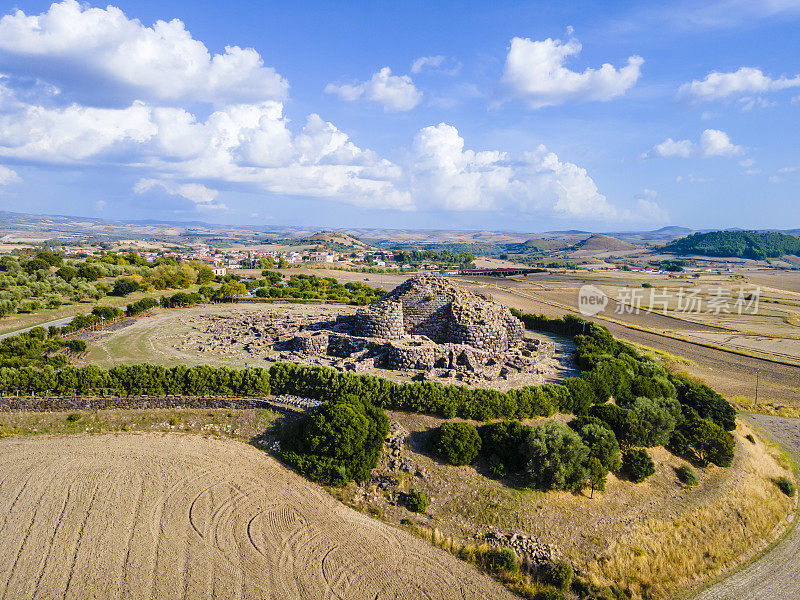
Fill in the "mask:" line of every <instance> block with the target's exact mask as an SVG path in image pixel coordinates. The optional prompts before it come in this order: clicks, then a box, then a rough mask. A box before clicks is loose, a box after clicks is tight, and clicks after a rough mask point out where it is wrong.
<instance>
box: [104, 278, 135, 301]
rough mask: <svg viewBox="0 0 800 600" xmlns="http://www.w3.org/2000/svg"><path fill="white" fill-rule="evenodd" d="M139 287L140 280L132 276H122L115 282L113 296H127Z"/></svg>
mask: <svg viewBox="0 0 800 600" xmlns="http://www.w3.org/2000/svg"><path fill="white" fill-rule="evenodd" d="M138 289H139V282H138V281H136V280H135V279H131V278H130V277H120V278H119V279H117V280H116V281H115V282H114V287H113V289H112V290H111V295H112V296H127V295H128V294H131V293H133V292H135V291H136V290H138Z"/></svg>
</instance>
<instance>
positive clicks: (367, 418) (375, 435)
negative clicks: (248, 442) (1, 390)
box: [281, 396, 389, 485]
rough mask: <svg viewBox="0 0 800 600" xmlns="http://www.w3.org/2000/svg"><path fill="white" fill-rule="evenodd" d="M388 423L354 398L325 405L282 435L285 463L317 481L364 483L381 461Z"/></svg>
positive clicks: (364, 403)
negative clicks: (379, 460)
mask: <svg viewBox="0 0 800 600" xmlns="http://www.w3.org/2000/svg"><path fill="white" fill-rule="evenodd" d="M388 431H389V420H388V419H387V418H386V415H385V414H384V413H383V411H382V410H381V409H380V408H378V407H376V406H373V405H372V404H368V403H366V402H363V401H362V400H361V399H359V398H358V397H356V396H346V397H344V398H341V399H338V400H333V401H329V402H326V403H324V404H322V405H321V406H319V407H318V408H316V409H314V410H312V411H310V412H309V413H307V414H306V415H305V416H304V418H303V419H302V420H300V422H299V423H298V424H297V425H296V426H295V427H287V428H286V431H284V432H283V436H282V442H281V447H282V448H283V456H284V458H285V459H286V461H287V462H289V463H290V464H292V465H294V466H295V467H297V468H298V469H299V470H300V471H302V472H303V473H304V474H306V475H307V476H309V477H311V478H312V479H314V480H316V481H320V482H323V483H330V484H333V485H341V484H344V483H346V482H347V481H352V480H356V481H364V480H366V479H367V478H368V477H369V473H370V471H372V469H374V468H375V466H376V465H377V464H378V459H379V458H380V453H381V449H382V447H383V440H384V439H385V438H386V434H387V432H388Z"/></svg>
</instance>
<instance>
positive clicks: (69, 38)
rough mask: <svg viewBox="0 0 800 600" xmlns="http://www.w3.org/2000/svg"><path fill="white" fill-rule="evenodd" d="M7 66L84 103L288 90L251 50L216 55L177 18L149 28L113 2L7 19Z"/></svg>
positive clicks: (275, 95) (1, 55)
mask: <svg viewBox="0 0 800 600" xmlns="http://www.w3.org/2000/svg"><path fill="white" fill-rule="evenodd" d="M0 68H2V69H5V70H6V71H7V72H13V71H15V70H18V71H19V72H21V74H23V75H25V76H31V75H32V76H34V77H43V78H45V79H48V80H50V81H51V82H52V83H53V84H55V85H56V86H58V87H59V88H62V89H63V91H64V92H66V93H68V94H69V95H70V96H71V97H73V98H76V99H78V100H80V101H81V102H82V103H83V104H91V103H92V102H93V101H94V100H96V99H105V100H106V101H110V100H114V101H116V102H117V103H123V104H127V103H129V102H131V101H133V100H146V101H160V102H174V101H180V100H189V101H206V102H260V101H264V100H270V99H272V100H276V99H282V98H284V97H285V96H286V93H287V90H288V83H287V82H286V80H285V79H284V78H282V77H281V76H280V75H279V74H278V73H276V72H275V70H274V69H273V68H271V67H267V66H264V62H263V60H262V58H261V56H260V55H259V54H258V52H256V51H255V50H254V49H252V48H240V47H238V46H226V48H225V52H224V53H222V54H213V55H212V54H211V53H210V52H209V51H208V49H207V48H206V46H205V45H204V44H203V43H202V42H200V41H198V40H195V39H193V38H192V35H191V34H190V33H189V32H188V31H187V30H186V28H185V25H184V24H183V22H181V21H180V20H178V19H173V20H172V21H168V22H167V21H156V23H154V24H153V25H152V26H151V27H147V26H145V25H143V24H142V23H140V22H139V21H138V20H136V19H129V18H128V17H127V16H126V15H125V13H124V12H123V11H122V10H120V9H119V8H116V7H114V6H109V7H107V8H105V9H102V8H92V7H89V6H87V5H85V4H82V3H78V2H77V1H75V0H64V1H63V2H60V3H54V4H53V5H51V6H50V8H49V10H48V11H47V12H44V13H41V14H39V15H27V14H25V13H24V12H23V11H22V10H17V11H16V12H15V13H13V14H9V15H6V16H4V17H3V18H2V19H0ZM109 95H110V96H111V98H109V97H107V96H109Z"/></svg>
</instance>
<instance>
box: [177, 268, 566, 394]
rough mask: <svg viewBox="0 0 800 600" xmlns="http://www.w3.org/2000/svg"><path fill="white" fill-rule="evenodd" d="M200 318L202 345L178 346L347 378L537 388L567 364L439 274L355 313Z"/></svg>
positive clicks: (500, 310)
mask: <svg viewBox="0 0 800 600" xmlns="http://www.w3.org/2000/svg"><path fill="white" fill-rule="evenodd" d="M304 311H306V312H304ZM204 318H205V321H204V323H203V324H204V326H205V331H204V332H203V333H204V334H205V336H204V340H203V341H202V342H201V341H200V340H199V339H197V338H195V337H194V334H190V335H189V336H188V337H186V338H185V339H184V340H183V341H182V342H181V343H180V344H179V345H178V346H176V349H188V348H191V347H194V348H197V349H199V350H201V351H203V352H213V353H216V354H220V355H223V356H225V355H230V356H234V355H236V354H237V353H239V352H241V349H243V350H244V351H245V352H247V353H249V354H250V355H252V356H254V357H258V358H264V359H266V360H284V361H290V362H297V363H303V364H319V365H327V366H333V367H335V368H337V369H340V370H350V371H364V370H369V369H390V370H396V371H402V372H404V375H412V376H414V377H418V378H423V379H429V380H442V381H443V382H448V380H449V381H458V382H463V383H468V384H472V383H475V384H480V383H481V382H487V381H488V382H494V381H497V382H501V381H508V382H509V384H510V383H514V384H516V385H528V384H535V383H541V381H542V380H543V379H542V374H545V373H552V372H553V371H554V369H557V368H562V367H564V364H563V363H564V362H567V361H570V360H571V355H570V356H566V354H569V353H564V354H565V355H564V356H558V357H557V356H554V355H555V354H557V349H556V346H555V345H554V344H553V343H552V342H550V341H547V340H542V339H536V338H533V337H526V336H525V331H524V328H523V325H522V323H521V322H520V321H519V319H517V318H516V317H514V316H513V315H512V314H511V311H510V310H509V309H508V308H506V307H505V306H502V305H500V304H498V303H496V302H494V301H492V300H491V299H490V298H487V297H485V296H482V295H480V294H476V293H474V292H471V291H469V290H466V289H464V288H461V287H460V286H458V285H457V284H456V283H454V282H453V281H452V280H450V279H448V278H446V277H442V276H440V275H428V274H425V275H417V276H415V277H412V278H411V279H408V280H406V281H405V282H404V283H403V284H401V285H400V286H398V287H397V288H395V289H394V290H393V291H392V292H390V293H389V294H387V295H385V296H384V297H383V298H381V299H380V300H378V301H377V302H374V303H372V304H369V305H367V306H365V307H363V308H359V309H358V310H356V311H355V312H353V311H352V310H351V309H349V308H348V307H341V306H340V307H333V306H330V307H320V308H318V309H311V308H310V307H309V308H303V307H299V306H298V307H292V308H290V307H285V309H277V310H276V307H274V306H270V307H268V308H265V309H264V310H263V311H259V312H253V311H250V312H246V311H241V310H239V311H237V310H232V311H230V312H228V313H226V314H217V315H208V316H206V317H204ZM195 329H196V330H197V329H200V327H196V328H195ZM501 387H502V386H501Z"/></svg>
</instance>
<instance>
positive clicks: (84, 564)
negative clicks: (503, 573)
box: [0, 433, 511, 600]
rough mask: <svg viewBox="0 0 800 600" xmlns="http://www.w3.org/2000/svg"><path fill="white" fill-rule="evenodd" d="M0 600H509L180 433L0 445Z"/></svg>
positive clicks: (380, 529)
mask: <svg viewBox="0 0 800 600" xmlns="http://www.w3.org/2000/svg"><path fill="white" fill-rule="evenodd" d="M0 453H2V462H3V467H2V475H3V476H2V478H1V479H0V515H2V517H0V539H2V540H3V543H2V544H0V597H2V598H9V599H10V598H43V599H56V598H59V599H60V598H74V599H80V600H86V599H89V598H98V599H100V598H102V599H106V598H120V599H125V600H128V599H134V598H142V599H147V600H151V599H157V598H165V599H170V600H173V599H175V598H188V599H192V598H198V599H199V598H204V599H205V598H240V599H242V600H246V599H250V598H252V599H259V600H261V599H272V598H275V599H280V600H289V599H292V600H294V599H298V598H310V599H315V600H316V599H333V598H358V599H361V598H409V599H412V598H413V599H416V598H510V597H511V595H510V594H509V593H508V592H506V591H505V590H504V589H503V588H501V587H500V586H499V585H498V584H496V583H495V582H493V581H492V580H490V579H489V578H488V577H486V576H484V575H481V574H479V573H478V572H477V571H475V570H474V569H472V568H471V567H469V566H468V565H466V564H464V563H462V562H460V561H458V560H457V559H456V558H454V557H452V556H450V555H449V554H446V553H444V552H443V551H440V550H437V549H435V548H432V547H431V546H429V545H428V544H427V543H426V542H423V541H422V540H418V539H416V538H412V537H410V536H409V535H407V534H406V533H404V532H402V531H400V530H397V529H393V528H391V527H389V526H387V525H384V524H383V523H380V522H378V521H375V520H373V519H370V518H368V517H366V516H363V515H361V514H360V513H357V512H355V511H353V510H351V509H349V508H347V507H345V506H343V505H341V504H340V503H338V502H337V501H336V500H334V499H333V498H331V497H330V496H329V495H328V494H327V493H325V491H324V490H321V489H320V488H318V487H316V486H314V485H312V484H310V483H308V482H306V481H305V480H304V479H302V478H301V477H299V476H297V475H295V474H294V473H292V472H291V471H289V470H287V469H286V468H284V467H283V466H281V465H280V464H279V463H277V462H276V461H275V460H274V459H272V458H271V457H269V456H268V455H266V454H264V453H263V452H261V451H259V450H257V449H255V448H253V447H251V446H247V445H245V444H242V443H239V442H235V441H232V440H225V439H216V438H204V437H200V436H193V435H180V434H161V435H160V434H131V433H125V434H106V435H95V436H92V435H80V436H69V437H66V436H65V437H55V436H54V437H39V438H35V439H34V438H9V439H5V440H2V441H0Z"/></svg>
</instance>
